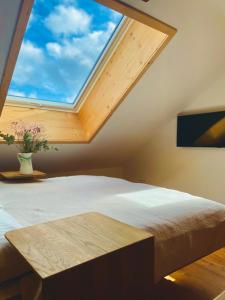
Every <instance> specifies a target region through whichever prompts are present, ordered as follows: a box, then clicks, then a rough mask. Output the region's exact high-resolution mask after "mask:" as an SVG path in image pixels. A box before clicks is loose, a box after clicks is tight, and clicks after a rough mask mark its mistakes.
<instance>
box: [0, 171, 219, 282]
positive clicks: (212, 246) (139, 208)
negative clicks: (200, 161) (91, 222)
mask: <svg viewBox="0 0 225 300" xmlns="http://www.w3.org/2000/svg"><path fill="white" fill-rule="evenodd" d="M0 204H1V207H0V218H2V219H1V223H0V226H1V230H0V234H1V238H0V241H1V243H0V245H1V247H0V282H1V281H3V280H6V279H9V278H10V277H15V276H18V275H20V274H22V273H23V272H26V271H27V270H28V266H27V265H25V264H24V263H23V261H21V260H20V259H19V257H18V256H17V254H16V253H15V251H14V250H13V249H12V248H11V246H10V245H9V244H8V242H7V241H6V240H5V239H4V237H3V235H4V232H6V231H8V230H10V229H12V228H16V227H19V226H28V225H32V224H36V223H41V222H46V221H49V220H55V219H59V218H64V217H68V216H72V215H76V214H80V213H85V212H90V211H95V212H100V213H103V214H105V215H108V216H110V217H112V218H115V219H117V220H119V221H122V222H125V223H127V224H130V225H133V226H137V227H140V228H145V229H147V230H149V231H150V232H151V233H153V234H154V236H155V257H154V259H155V270H154V277H155V282H158V281H159V280H160V279H161V278H162V277H164V276H165V275H168V274H169V273H171V272H172V271H175V270H177V269H179V268H181V267H182V266H184V265H187V264H189V263H191V262H193V261H194V260H196V259H198V258H200V257H202V256H204V255H207V254H209V253H211V252H213V251H215V250H216V249H218V248H220V247H222V246H224V242H225V206H224V205H222V204H219V203H216V202H214V201H210V200H206V199H203V198H200V197H196V196H192V195H190V194H187V193H183V192H179V191H175V190H169V189H165V188H161V187H157V186H151V185H147V184H140V183H131V182H128V181H126V180H122V179H116V178H110V177H100V176H69V177H61V178H51V179H46V180H40V181H37V182H30V183H7V182H1V183H0ZM5 224H6V225H5Z"/></svg>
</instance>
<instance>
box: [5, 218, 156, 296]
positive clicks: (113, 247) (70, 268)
mask: <svg viewBox="0 0 225 300" xmlns="http://www.w3.org/2000/svg"><path fill="white" fill-rule="evenodd" d="M6 238H7V239H8V241H9V242H10V243H11V244H12V245H13V246H14V247H15V249H16V250H17V251H18V252H19V253H20V254H21V255H22V256H23V257H24V259H25V260H26V261H27V262H28V263H29V265H30V266H31V268H32V269H33V271H34V273H35V274H36V275H37V276H36V277H38V278H39V282H40V283H41V285H40V284H39V285H38V284H35V283H34V282H33V283H31V278H28V280H27V286H30V287H31V286H34V287H35V286H36V288H37V287H38V288H39V292H40V293H39V294H40V295H39V296H40V298H35V297H34V296H31V294H29V295H28V296H27V298H26V296H25V295H26V292H24V298H23V299H29V300H32V299H34V298H35V299H44V300H45V299H48V300H50V299H51V300H59V299H60V300H62V299H66V300H70V299H71V300H81V299H82V300H125V299H126V300H128V299H129V300H130V299H133V300H134V299H135V300H137V299H142V300H145V299H148V300H149V293H150V288H151V283H152V282H153V249H154V237H153V236H152V235H151V234H150V233H149V232H147V231H145V230H142V229H138V228H135V227H132V226H129V225H127V224H124V223H121V222H118V221H116V220H114V219H111V218H109V217H107V216H104V215H102V214H99V213H87V214H82V215H78V216H74V217H70V218H66V219H61V220H57V221H53V222H48V223H44V224H39V225H34V226H30V227H26V228H22V229H17V230H13V231H10V232H8V233H6ZM23 291H26V288H24V285H23ZM32 293H33V294H32V295H34V291H32ZM36 296H37V295H36Z"/></svg>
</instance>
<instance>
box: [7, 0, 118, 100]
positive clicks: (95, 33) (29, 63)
mask: <svg viewBox="0 0 225 300" xmlns="http://www.w3.org/2000/svg"><path fill="white" fill-rule="evenodd" d="M122 19H123V16H122V15H121V14H119V13H117V12H115V11H113V10H111V9H109V8H106V7H104V6H102V5H100V4H98V3H96V2H95V1H94V0H52V1H43V0H36V1H35V4H34V6H33V9H32V14H31V16H30V20H29V23H28V26H27V30H26V33H25V36H24V39H23V43H22V46H21V50H20V53H19V56H18V59H17V63H16V67H15V70H14V73H13V77H12V81H11V84H10V87H9V91H8V97H7V99H12V100H14V101H20V102H21V101H25V102H26V101H28V102H29V103H34V104H39V103H41V102H44V101H45V102H46V103H48V104H50V105H59V104H60V105H70V106H72V105H74V104H75V103H76V102H77V100H78V99H79V96H80V94H81V91H82V90H83V88H84V86H85V84H86V83H87V81H88V80H89V79H90V76H91V74H92V73H93V70H94V69H95V67H96V65H97V64H98V63H99V61H100V60H101V58H102V57H103V54H104V53H105V49H106V48H107V47H108V45H109V44H110V42H111V40H112V39H113V37H114V36H115V33H116V32H117V31H118V28H119V26H120V24H121V22H122Z"/></svg>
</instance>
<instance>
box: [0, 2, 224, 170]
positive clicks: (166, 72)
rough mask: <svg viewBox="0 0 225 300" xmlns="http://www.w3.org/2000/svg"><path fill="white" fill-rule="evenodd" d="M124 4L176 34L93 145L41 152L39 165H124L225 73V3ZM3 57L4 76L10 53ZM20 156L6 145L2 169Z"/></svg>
mask: <svg viewBox="0 0 225 300" xmlns="http://www.w3.org/2000/svg"><path fill="white" fill-rule="evenodd" d="M124 2H126V3H128V4H130V5H133V6H135V7H137V8H139V9H140V10H142V11H145V12H146V13H148V14H150V15H152V16H154V17H156V18H158V19H160V20H162V21H164V22H166V23H168V24H170V25H172V26H174V27H176V28H177V29H178V32H177V34H176V36H175V37H174V39H173V40H172V41H171V42H170V44H169V45H168V46H167V48H166V49H165V50H164V51H163V53H162V54H161V55H160V57H159V58H158V59H157V60H156V61H155V62H154V64H153V65H152V66H151V67H150V69H149V70H148V71H147V73H146V74H145V75H144V77H143V78H142V79H141V81H140V82H139V83H138V84H137V86H136V87H135V88H134V89H133V90H132V92H131V93H130V94H129V95H128V97H127V99H126V100H125V101H124V102H123V103H122V104H121V106H120V107H119V108H118V110H117V111H116V112H115V113H114V114H113V116H112V117H111V118H110V120H109V121H108V122H107V124H106V125H105V126H104V127H103V128H102V130H101V131H100V132H99V134H98V135H97V137H96V138H95V139H94V140H93V142H92V143H91V144H89V145H60V146H58V147H59V152H56V153H43V154H38V155H36V158H35V160H36V166H37V167H39V168H42V169H44V170H47V171H57V170H76V169H84V168H92V167H110V166H117V165H121V164H123V162H125V161H126V160H127V159H128V158H129V157H130V156H131V155H133V154H134V153H135V152H136V151H137V150H138V148H139V147H141V146H142V145H143V144H144V143H146V142H147V141H148V140H149V139H150V138H151V134H152V133H153V132H154V130H155V129H156V128H158V127H159V126H161V125H162V124H163V123H165V122H167V121H168V120H169V119H170V118H172V117H173V116H174V115H176V114H177V113H178V112H180V111H182V110H183V109H184V108H185V107H186V106H187V105H188V104H190V103H191V101H192V99H194V96H196V95H198V94H199V93H201V92H202V91H203V90H204V89H205V88H206V87H207V86H208V85H210V84H212V82H214V81H215V80H216V78H217V77H218V76H220V75H221V74H222V73H223V72H224V70H225V55H224V53H225V39H224V36H225V4H224V0H213V1H211V0H189V1H186V0H166V1H165V0H151V1H150V2H149V3H144V2H141V1H139V0H126V1H124ZM9 3H10V4H9ZM12 3H13V4H12V5H11V1H6V0H3V1H1V2H0V22H1V25H0V40H1V43H0V47H5V49H6V48H7V46H8V44H9V39H10V37H11V32H10V24H9V20H10V21H11V22H12V24H11V29H12V28H13V26H14V25H13V24H14V21H15V10H16V8H18V6H19V4H18V3H19V1H18V0H13V1H12ZM15 4H16V5H15ZM2 5H3V8H4V5H6V6H7V9H9V12H10V14H11V15H10V17H8V18H2V15H5V13H4V12H3V9H2ZM3 22H4V24H2V23H3ZM2 41H5V42H4V43H3V42H2ZM3 44H4V45H3ZM0 50H2V49H0ZM0 53H3V52H2V51H1V52H0ZM4 53H5V52H4ZM0 55H1V56H0V72H1V68H2V66H3V62H4V55H3V54H0ZM21 76H22V75H21ZM15 153H16V150H15V149H13V148H11V150H10V151H9V148H7V146H4V145H0V155H1V161H0V169H4V168H7V169H8V168H13V167H14V165H16V159H15ZM3 158H4V159H3ZM40 158H41V159H40Z"/></svg>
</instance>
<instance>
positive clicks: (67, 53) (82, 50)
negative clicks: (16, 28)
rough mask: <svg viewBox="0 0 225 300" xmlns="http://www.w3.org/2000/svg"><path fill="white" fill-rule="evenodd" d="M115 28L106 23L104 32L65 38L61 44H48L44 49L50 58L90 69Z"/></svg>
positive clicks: (113, 25)
mask: <svg viewBox="0 0 225 300" xmlns="http://www.w3.org/2000/svg"><path fill="white" fill-rule="evenodd" d="M115 27H116V25H115V23H113V22H108V23H107V28H106V30H105V31H104V30H96V31H93V32H89V33H88V34H86V35H84V36H82V37H74V38H70V39H66V38H65V39H63V40H62V41H61V43H48V44H47V45H46V48H47V51H48V53H49V55H50V56H53V57H57V58H67V59H71V60H72V59H74V60H77V64H81V65H83V66H86V67H88V68H91V67H92V66H93V63H94V62H95V60H96V58H97V57H96V54H100V52H101V50H102V49H103V48H104V46H105V44H106V42H107V40H108V39H109V37H110V35H111V34H112V32H113V31H114V29H115Z"/></svg>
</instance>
